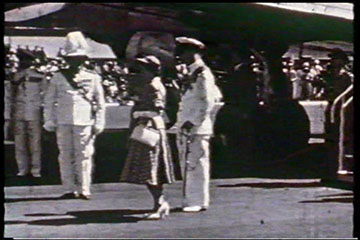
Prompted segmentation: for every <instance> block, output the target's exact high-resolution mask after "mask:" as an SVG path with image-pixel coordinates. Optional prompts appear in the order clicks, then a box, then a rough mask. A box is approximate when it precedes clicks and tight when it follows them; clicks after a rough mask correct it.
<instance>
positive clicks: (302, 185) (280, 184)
mask: <svg viewBox="0 0 360 240" xmlns="http://www.w3.org/2000/svg"><path fill="white" fill-rule="evenodd" d="M321 185H322V184H321V183H320V182H309V183H301V182H293V183H291V182H269V183H239V184H224V185H217V187H221V188H232V187H254V188H287V187H288V188H305V187H320V186H321Z"/></svg>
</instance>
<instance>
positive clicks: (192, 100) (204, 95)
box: [176, 59, 222, 135]
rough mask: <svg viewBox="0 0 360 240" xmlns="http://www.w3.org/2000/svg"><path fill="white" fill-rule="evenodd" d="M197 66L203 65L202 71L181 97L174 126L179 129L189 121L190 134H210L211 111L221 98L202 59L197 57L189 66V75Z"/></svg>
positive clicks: (211, 132) (211, 74) (211, 128)
mask: <svg viewBox="0 0 360 240" xmlns="http://www.w3.org/2000/svg"><path fill="white" fill-rule="evenodd" d="M199 67H203V71H202V72H201V73H200V74H199V75H198V77H197V79H196V82H194V83H192V85H191V86H192V89H188V90H187V91H186V92H185V94H184V95H183V96H182V97H181V102H180V105H179V111H178V114H177V124H176V126H177V129H180V128H181V126H182V125H183V124H184V123H185V122H186V121H190V122H191V123H192V124H194V127H193V129H192V134H201V135H212V134H213V121H214V119H213V118H212V114H211V113H212V110H213V108H214V107H215V105H216V103H217V102H220V100H221V99H222V94H221V92H220V90H219V88H218V87H217V86H216V84H215V77H214V75H213V73H212V72H211V70H210V68H209V67H208V66H206V65H205V63H204V61H203V60H202V59H197V60H196V61H195V62H194V63H193V64H191V65H190V66H189V73H190V75H191V74H192V73H194V71H195V70H196V69H198V68H199Z"/></svg>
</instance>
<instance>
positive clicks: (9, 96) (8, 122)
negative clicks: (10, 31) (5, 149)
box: [4, 46, 19, 143]
mask: <svg viewBox="0 0 360 240" xmlns="http://www.w3.org/2000/svg"><path fill="white" fill-rule="evenodd" d="M18 67H19V59H18V58H17V56H16V49H14V48H11V47H10V46H9V49H8V50H7V54H6V57H5V79H4V140H5V142H8V143H9V142H10V141H9V140H10V131H11V129H12V128H11V126H12V112H13V110H12V108H13V107H12V106H13V95H14V94H13V87H12V85H13V83H12V82H13V79H14V75H15V73H16V72H17V71H18Z"/></svg>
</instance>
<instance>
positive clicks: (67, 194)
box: [59, 193, 78, 199]
mask: <svg viewBox="0 0 360 240" xmlns="http://www.w3.org/2000/svg"><path fill="white" fill-rule="evenodd" d="M77 197H78V196H77V194H75V193H65V194H63V195H61V196H60V197H59V199H76V198H77Z"/></svg>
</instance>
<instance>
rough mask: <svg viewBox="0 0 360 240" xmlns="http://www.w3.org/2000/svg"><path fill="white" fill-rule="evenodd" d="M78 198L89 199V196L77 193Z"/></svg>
mask: <svg viewBox="0 0 360 240" xmlns="http://www.w3.org/2000/svg"><path fill="white" fill-rule="evenodd" d="M78 198H79V199H82V200H90V196H89V195H84V194H79V196H78Z"/></svg>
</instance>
